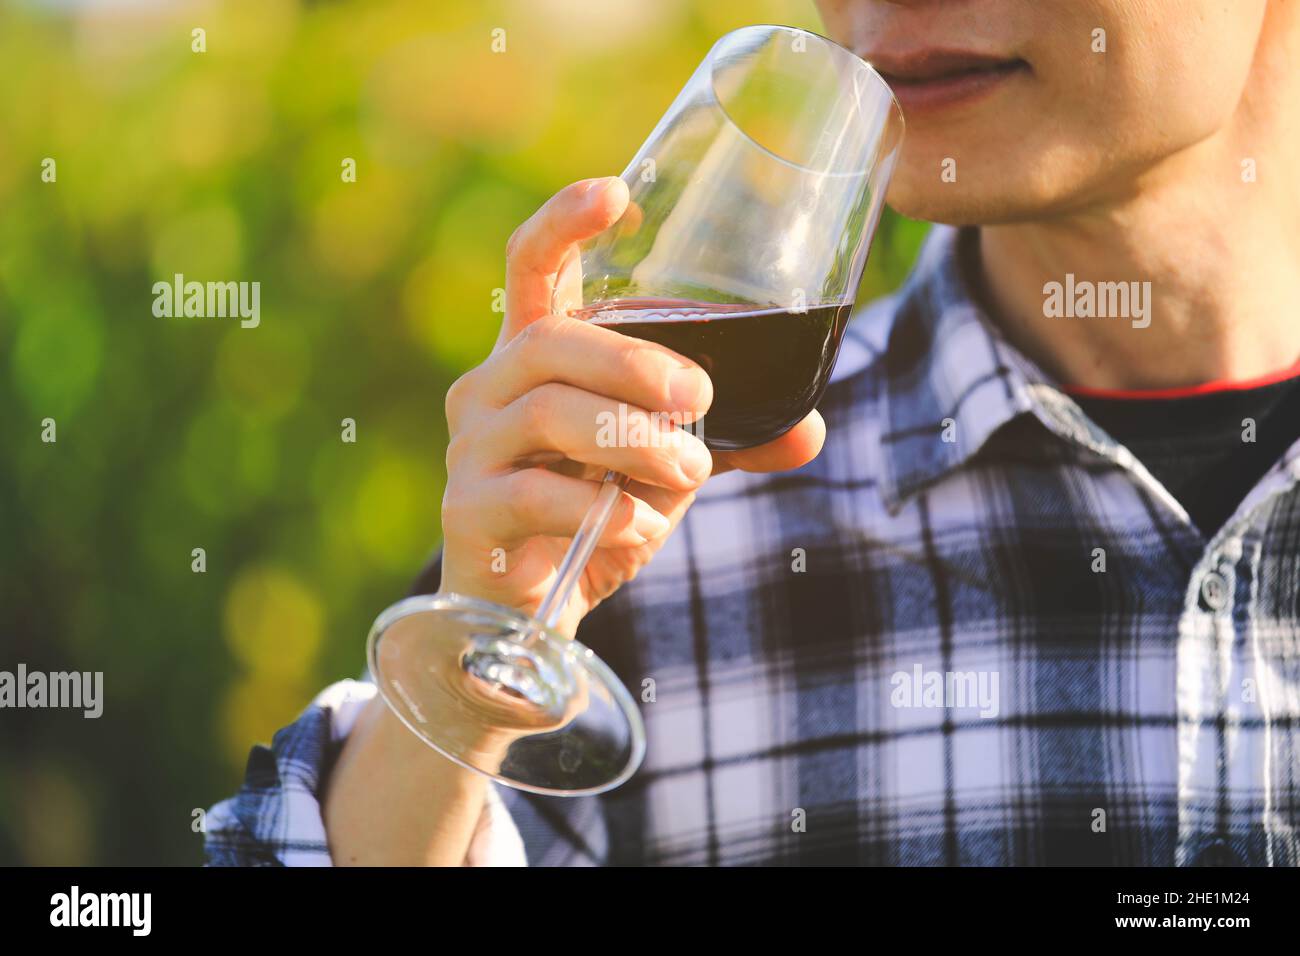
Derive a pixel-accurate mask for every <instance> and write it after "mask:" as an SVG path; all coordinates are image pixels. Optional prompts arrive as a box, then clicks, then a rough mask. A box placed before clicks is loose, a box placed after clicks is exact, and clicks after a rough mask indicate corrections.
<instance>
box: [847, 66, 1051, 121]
mask: <svg viewBox="0 0 1300 956" xmlns="http://www.w3.org/2000/svg"><path fill="white" fill-rule="evenodd" d="M862 56H863V59H865V60H866V61H867V62H869V63H870V64H871V65H872V66H873V67H875V68H876V71H877V72H879V73H880V75H881V76H883V77H884V78H885V82H886V83H888V84H889V86H890V88H891V89H893V91H894V95H895V96H897V97H898V102H899V103H900V104H901V105H902V107H903V112H904V114H906V115H908V116H911V115H913V114H915V113H920V112H930V111H934V110H939V109H944V108H948V107H953V106H958V105H967V104H969V103H972V102H974V101H975V100H977V99H982V98H983V97H985V96H988V95H990V94H991V93H993V92H994V91H995V90H997V89H1000V88H1001V87H1003V86H1005V85H1006V84H1007V83H1009V82H1011V81H1012V80H1014V79H1015V78H1016V77H1018V76H1022V75H1027V74H1029V73H1030V72H1032V70H1031V68H1030V66H1029V64H1028V63H1026V62H1025V61H1024V60H1021V59H1019V58H1016V57H1010V58H1009V57H997V56H988V55H986V54H982V53H968V52H962V51H957V50H919V51H917V52H915V53H909V54H902V55H900V54H889V53H875V54H873V53H864V54H862Z"/></svg>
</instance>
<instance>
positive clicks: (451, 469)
mask: <svg viewBox="0 0 1300 956" xmlns="http://www.w3.org/2000/svg"><path fill="white" fill-rule="evenodd" d="M471 444H472V441H471V439H470V438H469V437H468V436H466V435H465V434H464V433H460V434H456V435H452V436H451V440H450V441H448V442H447V474H448V475H454V474H458V473H459V472H460V470H461V468H462V466H463V465H464V463H465V461H466V460H467V459H468V458H469V450H470V446H471Z"/></svg>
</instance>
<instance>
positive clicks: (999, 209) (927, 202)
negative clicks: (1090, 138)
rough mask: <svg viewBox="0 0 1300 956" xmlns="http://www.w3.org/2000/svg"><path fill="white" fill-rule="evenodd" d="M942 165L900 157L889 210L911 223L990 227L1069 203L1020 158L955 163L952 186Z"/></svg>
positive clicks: (933, 158)
mask: <svg viewBox="0 0 1300 956" xmlns="http://www.w3.org/2000/svg"><path fill="white" fill-rule="evenodd" d="M958 155H960V154H958ZM942 161H943V157H942V156H941V155H939V154H937V153H936V154H934V155H932V156H931V155H927V156H926V157H924V158H923V159H920V160H916V159H913V158H910V157H908V156H907V155H906V154H904V156H903V161H902V162H901V163H900V165H899V167H898V169H897V170H896V171H895V173H894V178H893V181H892V182H891V183H890V187H889V193H888V195H887V197H886V201H887V202H888V203H889V205H890V207H891V208H893V209H894V210H895V211H896V212H899V213H901V214H902V215H904V216H907V217H908V218H909V219H920V220H924V221H926V222H937V223H944V224H946V225H953V226H994V225H1002V224H1005V223H1013V222H1027V221H1031V220H1035V219H1042V218H1045V217H1048V216H1051V215H1054V214H1056V213H1058V212H1060V211H1061V210H1062V209H1063V208H1064V207H1065V206H1068V205H1069V192H1070V191H1069V190H1062V189H1061V188H1060V187H1061V185H1062V184H1061V183H1059V182H1057V181H1056V179H1055V177H1053V179H1052V180H1051V181H1048V179H1047V178H1046V177H1045V176H1044V175H1043V173H1044V170H1043V169H1041V168H1037V169H1036V168H1033V167H1032V164H1031V165H1030V168H1026V166H1027V164H1026V163H1025V162H1024V159H1023V157H1016V158H1015V159H1014V160H1013V159H1011V158H1009V157H1008V158H1007V159H1006V160H1005V161H1001V160H999V161H997V162H993V161H990V162H986V163H980V164H978V165H976V164H973V163H969V162H968V163H967V164H966V165H965V166H960V165H959V167H958V171H957V181H956V182H944V181H943V180H942V179H940V176H939V171H940V168H941V163H942Z"/></svg>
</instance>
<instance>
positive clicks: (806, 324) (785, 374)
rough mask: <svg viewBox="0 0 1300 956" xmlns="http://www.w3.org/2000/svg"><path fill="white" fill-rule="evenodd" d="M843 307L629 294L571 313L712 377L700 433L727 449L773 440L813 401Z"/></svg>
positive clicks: (824, 377) (838, 333) (826, 372)
mask: <svg viewBox="0 0 1300 956" xmlns="http://www.w3.org/2000/svg"><path fill="white" fill-rule="evenodd" d="M851 309H852V303H845V302H841V303H837V304H833V305H825V304H822V305H810V306H808V307H807V308H804V309H798V310H796V309H782V308H760V307H756V306H753V305H738V304H726V305H718V304H711V303H705V302H692V301H688V300H675V299H644V298H641V299H637V298H629V299H616V300H613V301H608V302H604V303H601V305H600V306H598V307H594V308H590V309H583V310H581V311H578V312H575V313H574V315H575V317H577V318H583V319H588V320H590V321H592V322H594V323H595V324H597V325H600V326H604V327H606V328H611V329H614V330H616V331H618V332H621V333H623V334H624V335H631V336H634V337H636V338H638V339H646V340H648V341H651V342H658V343H659V344H660V345H663V346H666V347H667V348H670V349H672V350H673V351H674V352H676V353H677V354H679V355H683V356H685V357H686V358H689V359H691V360H692V361H694V362H696V363H698V364H699V365H700V366H701V367H702V368H703V369H704V370H705V371H706V372H708V374H709V377H710V378H711V379H712V380H713V405H712V406H711V407H710V408H709V412H708V414H707V415H705V416H704V419H703V422H702V423H701V426H700V437H701V438H703V439H704V443H705V444H706V445H708V446H709V447H710V448H713V449H717V450H730V449H738V448H752V447H753V446H755V445H762V444H764V443H765V442H769V441H772V440H773V439H775V438H780V437H781V436H782V435H784V434H785V433H786V432H788V431H789V430H790V429H791V428H793V427H794V426H795V425H797V424H798V423H799V422H801V421H802V420H803V419H804V417H805V416H807V414H808V413H809V412H810V411H812V410H813V408H814V407H815V406H816V404H817V403H818V402H819V401H821V397H822V394H823V393H824V392H825V391H826V383H827V382H828V381H829V380H830V375H831V369H832V368H833V367H834V365H835V355H836V353H837V352H838V351H839V347H840V340H841V338H842V337H843V335H844V326H845V324H846V322H847V320H848V315H849V312H850V311H851Z"/></svg>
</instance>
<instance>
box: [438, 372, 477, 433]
mask: <svg viewBox="0 0 1300 956" xmlns="http://www.w3.org/2000/svg"><path fill="white" fill-rule="evenodd" d="M474 387H475V378H474V370H473V369H471V370H470V371H468V372H466V373H465V374H464V375H462V376H461V377H460V378H458V379H456V381H454V382H452V383H451V387H450V388H448V389H447V397H446V400H445V402H444V405H445V411H446V414H447V424H448V425H450V426H451V427H452V428H453V429H455V428H456V426H457V424H458V423H459V422H460V421H461V419H462V418H463V417H464V415H465V412H466V410H467V409H468V408H469V406H470V404H471V402H472V395H473V392H474Z"/></svg>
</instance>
